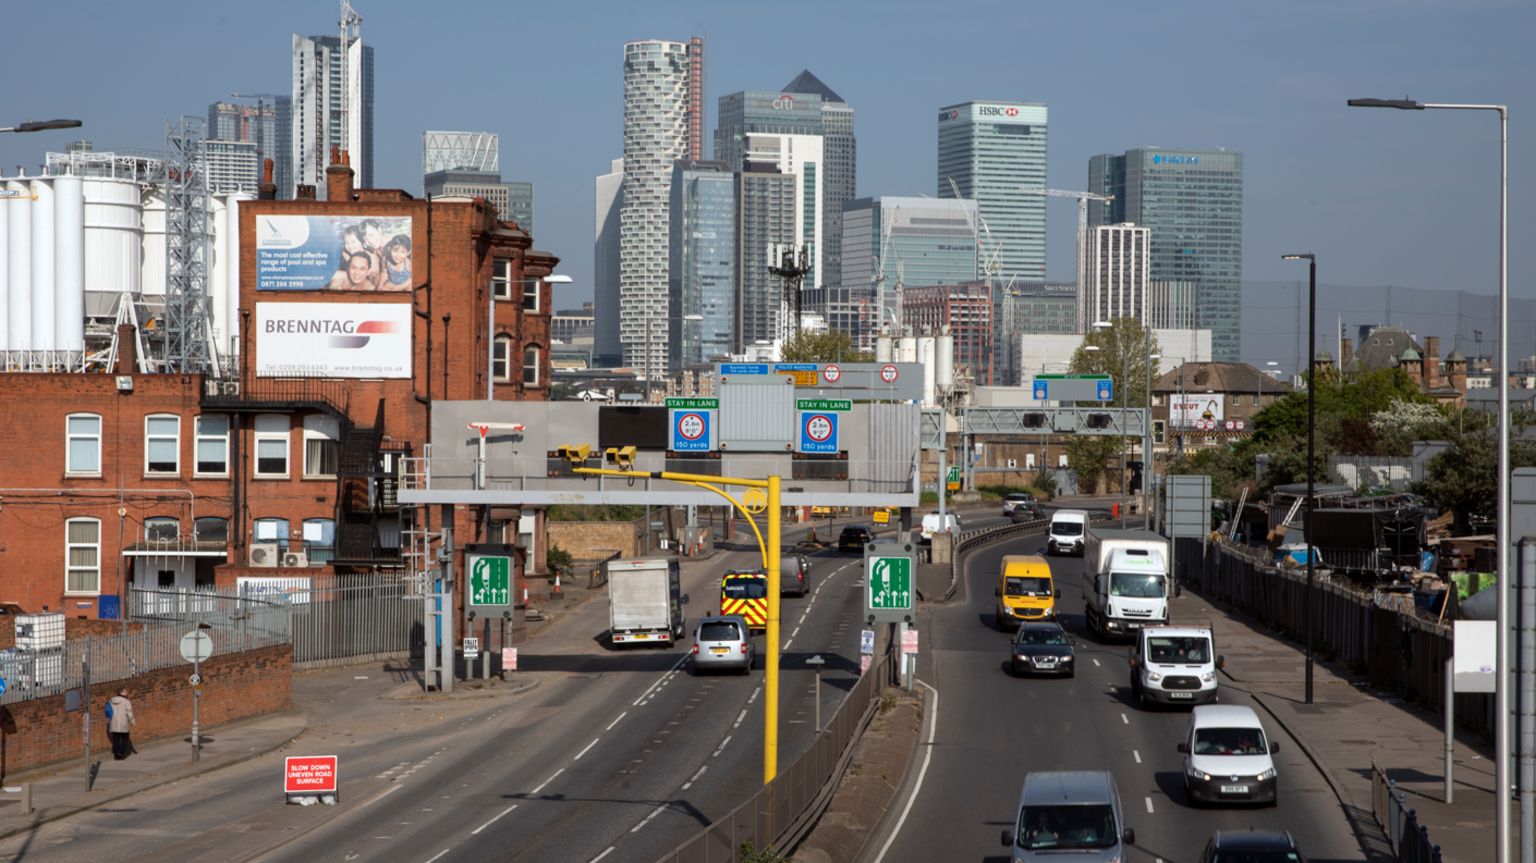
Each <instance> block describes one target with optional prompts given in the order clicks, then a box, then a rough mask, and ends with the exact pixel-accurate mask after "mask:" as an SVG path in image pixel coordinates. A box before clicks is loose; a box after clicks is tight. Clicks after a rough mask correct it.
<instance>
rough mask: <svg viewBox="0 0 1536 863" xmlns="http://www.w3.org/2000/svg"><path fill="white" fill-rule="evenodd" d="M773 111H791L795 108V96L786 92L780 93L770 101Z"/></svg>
mask: <svg viewBox="0 0 1536 863" xmlns="http://www.w3.org/2000/svg"><path fill="white" fill-rule="evenodd" d="M772 105H773V109H774V110H775V111H793V110H794V109H795V97H793V96H791V95H789V94H788V93H782V94H780V95H779V97H778V98H776V99H774V100H773V102H772Z"/></svg>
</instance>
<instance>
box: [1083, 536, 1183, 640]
mask: <svg viewBox="0 0 1536 863" xmlns="http://www.w3.org/2000/svg"><path fill="white" fill-rule="evenodd" d="M1168 551H1169V548H1168V540H1166V539H1164V538H1163V537H1161V536H1159V535H1157V534H1156V533H1153V532H1152V531H1150V530H1112V529H1109V528H1102V527H1096V526H1091V527H1089V528H1088V531H1087V535H1086V537H1085V538H1084V541H1083V563H1084V566H1083V613H1084V616H1085V617H1086V622H1087V625H1088V628H1089V629H1090V630H1092V631H1093V632H1095V633H1097V634H1098V635H1099V637H1101V638H1104V637H1108V636H1111V635H1132V634H1134V633H1135V632H1136V630H1138V629H1141V628H1142V627H1144V626H1163V625H1166V624H1167V623H1168V599H1169V597H1170V595H1171V593H1170V588H1169V584H1168Z"/></svg>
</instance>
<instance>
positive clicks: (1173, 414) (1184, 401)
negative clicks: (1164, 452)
mask: <svg viewBox="0 0 1536 863" xmlns="http://www.w3.org/2000/svg"><path fill="white" fill-rule="evenodd" d="M1225 410H1226V396H1224V395H1221V394H1220V393H1203V394H1202V393H1182V394H1174V393H1170V394H1169V396H1168V417H1169V419H1170V420H1171V422H1172V424H1173V427H1174V428H1195V427H1196V421H1197V420H1198V421H1201V422H1202V423H1203V422H1204V421H1218V422H1219V421H1220V420H1222V419H1224V414H1225ZM1213 428H1214V426H1213Z"/></svg>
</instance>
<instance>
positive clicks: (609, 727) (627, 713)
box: [603, 710, 629, 731]
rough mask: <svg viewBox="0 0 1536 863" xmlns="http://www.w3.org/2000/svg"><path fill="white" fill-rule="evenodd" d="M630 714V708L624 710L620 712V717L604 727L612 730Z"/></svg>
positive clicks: (605, 729) (606, 729)
mask: <svg viewBox="0 0 1536 863" xmlns="http://www.w3.org/2000/svg"><path fill="white" fill-rule="evenodd" d="M628 715H629V711H628V710H626V711H624V712H623V713H620V714H619V716H618V719H615V720H613V721H612V722H610V723H608V727H607V728H604V729H603V730H604V731H612V730H613V726H615V725H618V724H619V720H620V719H623V718H624V717H626V716H628Z"/></svg>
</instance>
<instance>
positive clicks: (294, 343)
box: [256, 303, 411, 378]
mask: <svg viewBox="0 0 1536 863" xmlns="http://www.w3.org/2000/svg"><path fill="white" fill-rule="evenodd" d="M256 375H257V376H258V377H267V378H408V377H410V376H411V304H410V303H257V304H256Z"/></svg>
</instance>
